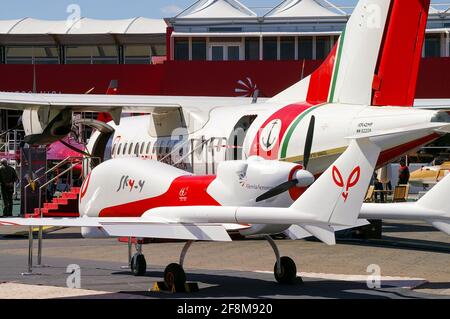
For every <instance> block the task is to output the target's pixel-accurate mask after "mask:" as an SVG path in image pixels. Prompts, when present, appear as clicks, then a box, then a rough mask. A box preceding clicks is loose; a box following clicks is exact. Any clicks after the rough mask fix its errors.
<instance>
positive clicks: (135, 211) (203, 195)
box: [99, 176, 220, 217]
mask: <svg viewBox="0 0 450 319" xmlns="http://www.w3.org/2000/svg"><path fill="white" fill-rule="evenodd" d="M215 178H216V176H180V177H178V178H176V179H175V180H174V181H173V182H172V184H171V185H170V187H169V189H168V190H167V192H165V193H164V194H162V195H160V196H157V197H152V198H148V199H143V200H140V201H136V202H131V203H126V204H122V205H117V206H112V207H107V208H104V209H102V210H101V211H100V213H99V217H140V216H142V214H144V213H145V212H146V211H148V210H149V209H152V208H157V207H168V206H220V204H219V203H218V202H217V201H216V200H215V199H214V198H212V197H211V196H210V195H209V194H208V193H207V191H206V190H207V188H208V186H209V185H210V184H211V183H212V181H213V180H214V179H215Z"/></svg>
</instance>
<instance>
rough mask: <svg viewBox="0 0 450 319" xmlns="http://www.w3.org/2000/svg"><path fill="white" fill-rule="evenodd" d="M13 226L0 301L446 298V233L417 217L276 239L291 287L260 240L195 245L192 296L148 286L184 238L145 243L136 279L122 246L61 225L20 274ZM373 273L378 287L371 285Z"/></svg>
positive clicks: (24, 245) (449, 277)
mask: <svg viewBox="0 0 450 319" xmlns="http://www.w3.org/2000/svg"><path fill="white" fill-rule="evenodd" d="M18 230H19V229H17V228H9V227H0V234H3V235H4V236H3V237H1V238H0V282H1V283H3V284H0V298H450V267H449V266H450V245H449V244H450V237H449V236H447V235H445V234H443V233H441V232H438V231H436V230H434V229H433V228H432V227H430V226H428V225H426V224H423V223H419V222H417V223H413V222H409V223H406V224H405V223H404V222H401V223H400V222H391V223H384V227H383V235H384V236H383V239H382V240H370V241H361V240H339V241H338V244H337V245H336V246H326V245H324V244H322V243H320V242H317V241H314V240H301V241H290V240H277V244H278V246H279V248H280V251H281V254H282V255H286V256H290V257H291V258H293V259H294V260H295V262H296V264H297V270H298V275H299V276H301V277H302V278H303V281H304V282H303V283H302V284H300V283H298V284H295V285H291V286H280V285H278V284H277V283H276V281H275V279H274V277H273V273H272V272H273V267H274V262H275V258H274V254H273V252H272V250H271V248H270V246H269V245H268V243H267V242H266V241H264V240H259V239H247V240H238V241H234V242H231V243H212V242H198V243H194V244H193V246H192V247H191V248H190V250H189V252H188V255H187V257H186V259H185V270H186V273H187V277H188V281H194V282H198V283H199V287H200V291H199V292H196V293H191V294H167V293H161V292H151V291H149V290H150V289H151V288H152V286H153V283H154V282H156V281H160V280H162V277H163V271H164V267H165V266H166V265H168V264H169V263H171V262H177V261H178V259H179V254H180V252H181V249H182V247H183V243H181V242H169V243H167V242H165V243H164V242H154V243H150V244H147V245H144V247H143V252H144V254H145V256H146V259H147V265H148V271H147V273H146V275H145V276H143V277H134V276H132V275H130V273H129V271H128V270H126V269H122V268H121V266H123V265H126V264H127V249H128V248H127V245H126V244H124V243H119V242H118V241H117V239H84V238H81V236H80V235H79V230H78V229H76V228H69V229H64V230H59V231H56V232H53V233H51V234H47V235H45V240H44V246H43V247H44V249H43V264H44V265H45V267H41V268H34V275H32V276H23V275H22V273H24V272H26V271H27V253H28V240H27V239H26V238H25V237H20V236H11V234H13V233H14V232H17V231H18ZM22 230H25V229H22ZM35 244H36V241H35ZM34 251H35V253H36V245H35V250H34ZM35 262H36V261H35ZM71 264H76V265H79V266H80V271H81V276H80V278H81V282H80V283H81V289H67V288H66V287H67V279H68V277H69V274H67V266H68V265H71ZM368 267H369V269H368ZM374 267H375V268H374ZM374 269H379V270H380V275H381V287H380V288H375V289H371V288H369V287H368V285H367V280H369V283H370V282H372V281H371V280H372V279H373V278H372V277H368V276H369V275H373V273H372V271H373V270H374ZM368 270H369V271H368ZM24 285H25V286H24ZM57 287H59V288H57ZM55 289H56V290H55Z"/></svg>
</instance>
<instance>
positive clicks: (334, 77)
mask: <svg viewBox="0 0 450 319" xmlns="http://www.w3.org/2000/svg"><path fill="white" fill-rule="evenodd" d="M428 8H429V1H428V0H407V1H406V0H376V1H375V0H361V1H360V2H359V3H358V5H357V7H356V8H355V10H354V13H353V14H352V16H351V17H350V19H349V21H348V23H347V26H346V28H345V30H344V31H343V33H342V35H341V37H340V38H339V41H338V42H337V43H336V45H335V47H334V48H333V50H332V52H331V53H330V55H329V56H328V58H327V59H326V61H325V62H324V63H323V64H322V66H321V67H319V69H318V70H316V71H315V72H314V73H313V74H312V75H310V76H308V77H306V78H304V79H302V80H301V81H300V82H298V83H297V84H295V85H293V86H292V87H290V88H288V89H286V90H285V91H283V92H281V93H280V94H278V95H276V96H275V97H273V98H271V99H269V100H263V101H257V102H256V103H252V99H243V98H217V97H170V96H124V95H64V94H61V95H46V94H18V93H0V107H1V108H5V109H14V110H18V109H21V110H23V124H24V129H25V132H26V135H27V136H26V141H27V142H28V143H29V144H40V143H44V144H45V143H51V142H53V141H55V140H59V139H61V138H62V137H64V136H66V135H67V134H68V132H70V128H71V126H72V124H73V123H72V112H78V111H83V112H89V111H92V112H108V113H110V114H111V116H112V118H113V119H114V121H113V123H110V124H111V125H108V124H104V123H99V121H90V120H86V122H85V124H87V125H92V126H94V127H96V128H97V129H98V131H97V133H96V134H94V135H93V137H92V138H91V140H90V145H89V148H90V152H91V154H92V156H95V157H103V156H104V151H105V145H107V144H108V143H110V144H112V147H111V149H112V154H111V155H112V157H113V158H120V157H136V156H138V157H142V158H147V159H157V160H164V161H166V162H170V163H171V164H174V165H175V166H178V167H180V168H185V169H187V170H189V171H191V172H193V173H197V174H214V173H215V171H216V166H217V163H219V162H221V161H224V160H232V159H234V160H239V159H245V158H248V157H249V156H254V155H257V156H260V157H263V158H265V159H277V160H283V161H288V162H295V163H301V162H302V161H303V158H304V155H305V154H302V150H303V149H304V146H305V144H306V143H307V141H306V138H305V136H306V133H307V130H308V127H309V123H310V121H311V118H312V117H313V116H314V118H315V130H314V144H313V145H312V149H311V163H310V164H309V170H310V171H311V172H312V173H313V174H314V175H317V174H320V173H322V172H324V171H325V169H327V168H328V167H329V166H330V164H331V163H332V162H333V161H334V160H335V159H336V158H337V157H338V156H339V155H340V154H342V152H343V151H344V150H345V148H346V147H347V146H348V140H346V139H345V137H346V136H351V135H354V134H357V133H364V132H377V131H379V130H387V129H394V128H395V129H396V128H404V129H405V130H408V129H409V128H411V127H415V126H420V125H424V124H427V123H430V122H450V119H449V115H448V114H447V113H446V112H443V111H434V110H424V109H416V108H412V106H413V103H414V95H415V88H416V81H417V75H418V70H419V63H420V59H421V53H422V46H423V39H424V32H425V28H426V23H427V15H428ZM441 102H442V101H441ZM449 105H450V103H449ZM423 106H424V107H425V106H426V105H423ZM444 108H445V106H444ZM124 112H125V113H129V112H134V113H145V112H148V113H150V115H148V116H136V117H130V118H122V119H121V114H122V113H124ZM441 134H443V132H437V131H436V130H435V129H429V130H428V131H424V132H420V133H418V134H411V135H409V136H405V137H402V138H396V137H395V136H394V137H392V139H391V143H390V144H388V145H385V148H384V149H383V150H382V154H381V156H380V159H379V163H377V167H380V166H383V165H385V164H386V163H389V162H391V161H393V160H395V159H397V158H399V157H400V156H402V155H403V154H405V153H407V152H409V151H411V150H413V149H416V148H419V147H421V146H423V145H425V144H427V143H430V142H432V141H434V140H436V139H438V138H439V137H440V136H441ZM107 157H108V158H109V156H107Z"/></svg>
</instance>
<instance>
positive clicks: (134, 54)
mask: <svg viewBox="0 0 450 319" xmlns="http://www.w3.org/2000/svg"><path fill="white" fill-rule="evenodd" d="M151 61H152V48H151V46H150V45H127V46H125V61H124V62H125V64H150V63H151Z"/></svg>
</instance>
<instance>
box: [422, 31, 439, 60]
mask: <svg viewBox="0 0 450 319" xmlns="http://www.w3.org/2000/svg"><path fill="white" fill-rule="evenodd" d="M440 56H441V35H440V34H427V35H426V36H425V57H427V58H436V57H440Z"/></svg>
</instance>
